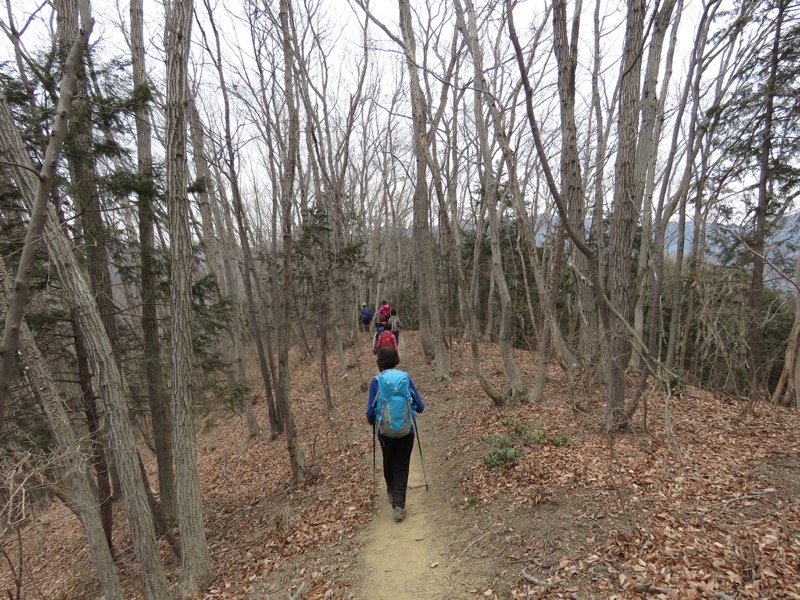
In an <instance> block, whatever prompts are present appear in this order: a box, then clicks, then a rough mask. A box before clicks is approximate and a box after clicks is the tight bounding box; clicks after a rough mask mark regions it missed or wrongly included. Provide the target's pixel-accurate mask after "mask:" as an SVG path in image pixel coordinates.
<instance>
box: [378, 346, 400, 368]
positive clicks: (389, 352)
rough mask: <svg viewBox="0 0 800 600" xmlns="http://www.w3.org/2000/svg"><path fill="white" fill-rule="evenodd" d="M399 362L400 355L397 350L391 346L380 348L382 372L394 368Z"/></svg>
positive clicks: (379, 361)
mask: <svg viewBox="0 0 800 600" xmlns="http://www.w3.org/2000/svg"><path fill="white" fill-rule="evenodd" d="M398 364H400V355H399V354H397V350H395V349H394V348H392V347H391V346H389V347H383V348H379V349H378V369H379V370H380V371H381V373H383V372H384V371H385V370H387V369H394V368H395V367H396V366H397V365H398Z"/></svg>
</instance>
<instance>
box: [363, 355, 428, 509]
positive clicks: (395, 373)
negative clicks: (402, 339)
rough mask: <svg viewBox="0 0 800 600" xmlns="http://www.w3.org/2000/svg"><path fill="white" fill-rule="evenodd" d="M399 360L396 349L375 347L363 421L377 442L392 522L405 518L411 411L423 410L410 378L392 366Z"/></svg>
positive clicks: (413, 426)
mask: <svg viewBox="0 0 800 600" xmlns="http://www.w3.org/2000/svg"><path fill="white" fill-rule="evenodd" d="M399 362H400V357H399V355H398V354H397V349H396V348H391V347H388V348H380V349H379V350H378V369H379V370H380V372H381V373H380V375H377V376H376V377H374V378H373V379H372V381H371V382H370V385H369V400H368V401H367V422H368V423H369V424H370V425H372V430H373V434H375V433H376V434H377V437H378V440H379V441H380V444H381V454H382V455H383V478H384V480H385V481H386V492H387V494H388V496H389V501H390V502H391V503H392V509H393V511H394V519H395V520H396V521H402V520H403V519H405V518H406V490H407V489H408V470H409V465H410V464H411V451H412V450H413V449H414V435H415V433H416V432H417V424H416V420H415V418H414V414H415V413H421V412H422V411H423V410H425V403H424V402H423V401H422V397H421V396H420V394H419V391H417V387H416V386H415V385H414V382H413V381H412V380H411V377H409V375H408V373H406V372H405V371H401V370H399V369H395V367H396V366H397V365H398V364H399ZM373 450H374V449H373Z"/></svg>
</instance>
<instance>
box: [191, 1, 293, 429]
mask: <svg viewBox="0 0 800 600" xmlns="http://www.w3.org/2000/svg"><path fill="white" fill-rule="evenodd" d="M203 4H204V5H205V8H206V12H207V14H208V19H209V23H210V25H211V31H212V33H213V34H214V50H213V51H212V49H211V47H210V46H209V45H208V40H207V39H206V36H205V32H204V31H203V30H202V29H201V33H202V35H203V39H204V42H205V46H206V50H207V51H208V52H209V54H210V55H211V60H212V62H213V63H214V66H215V67H216V69H217V75H218V76H219V84H220V90H221V91H222V104H223V117H224V125H225V151H226V155H225V156H226V161H225V164H226V166H227V170H226V171H227V172H226V174H227V176H228V181H229V183H230V186H231V195H232V196H233V206H234V212H235V214H236V221H237V224H238V227H239V238H240V243H241V245H242V254H243V256H244V273H243V278H244V288H245V297H246V298H247V307H248V312H249V317H250V322H251V326H252V327H253V335H254V337H255V341H256V352H257V353H258V364H259V367H260V369H261V377H262V379H263V381H264V390H265V394H266V396H267V406H268V407H269V408H270V426H271V428H272V434H273V436H276V435H277V434H278V429H279V428H278V423H277V419H276V418H275V414H274V413H275V409H274V407H273V406H272V393H271V392H272V386H271V382H270V376H269V371H268V370H267V361H266V358H265V356H264V343H263V340H262V338H261V327H260V325H259V322H258V313H257V312H256V308H255V300H254V297H253V286H252V281H251V279H250V278H251V276H252V273H253V272H254V271H253V256H252V253H251V251H250V239H249V235H248V232H247V227H246V223H245V214H244V208H243V206H242V195H241V190H240V188H239V175H238V173H237V168H236V152H235V150H234V147H233V136H232V134H231V114H230V113H231V109H230V101H229V99H228V86H227V85H226V83H225V72H224V69H223V64H222V49H221V46H220V39H219V31H218V30H217V25H216V23H215V21H214V16H213V11H212V10H211V5H210V4H209V3H208V0H204V2H203ZM245 416H246V420H247V431H248V435H249V436H250V437H251V438H253V437H255V436H257V435H258V434H259V432H260V428H259V426H258V423H257V422H256V418H255V413H254V412H253V404H252V400H251V399H250V397H247V398H245Z"/></svg>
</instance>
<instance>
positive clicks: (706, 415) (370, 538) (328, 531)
mask: <svg viewBox="0 0 800 600" xmlns="http://www.w3.org/2000/svg"><path fill="white" fill-rule="evenodd" d="M403 335H404V340H403V342H404V343H403V346H402V347H401V350H400V355H401V364H400V366H399V368H402V369H404V370H407V371H408V372H409V373H410V374H411V376H412V378H413V379H414V382H415V383H416V385H417V387H418V388H419V390H420V392H421V394H422V396H423V398H424V400H425V402H426V410H425V412H424V413H423V414H422V415H421V416H420V418H419V424H420V441H421V443H422V456H423V459H424V472H423V468H422V466H423V465H422V464H421V463H420V461H419V458H420V454H419V450H418V448H416V447H415V449H414V454H413V460H412V465H411V478H410V490H409V497H408V502H407V508H408V517H407V518H406V520H405V521H403V522H400V523H397V522H395V521H394V520H393V519H392V517H391V511H390V507H389V504H388V502H387V499H386V496H385V493H384V486H383V483H382V481H381V474H380V449H378V472H377V473H375V474H374V475H373V469H372V437H371V428H370V427H369V426H368V425H366V423H365V420H364V410H365V406H366V395H367V394H366V389H367V386H368V384H369V381H370V379H371V377H372V376H373V375H374V374H376V373H377V370H376V367H375V364H374V359H373V356H372V353H371V346H370V339H371V338H370V336H369V335H368V334H366V333H364V334H361V336H360V338H359V344H358V345H357V347H354V348H352V349H350V350H348V358H349V360H350V361H351V362H352V365H353V366H352V367H351V368H349V369H347V370H345V371H344V372H341V373H339V372H337V370H336V367H335V365H334V360H333V358H332V357H331V360H330V363H329V364H330V369H331V386H332V393H333V399H334V402H335V404H336V410H335V411H334V413H333V414H332V415H331V418H330V419H328V416H327V415H326V412H325V409H324V403H323V400H322V392H321V384H320V377H319V371H318V363H319V359H318V357H313V358H307V357H299V356H296V357H294V360H293V363H292V398H293V401H294V408H295V411H296V414H297V425H298V430H299V431H300V432H301V438H302V442H303V445H304V449H305V452H306V458H307V461H308V474H309V476H308V478H307V481H306V483H304V484H303V485H300V486H292V485H291V471H290V467H289V464H288V458H287V452H286V446H285V440H284V439H283V438H279V439H277V440H270V436H269V433H268V432H265V434H264V435H262V436H260V437H259V438H256V439H254V440H250V441H248V440H247V439H246V427H245V424H244V421H243V419H242V418H240V417H238V416H232V415H230V414H228V415H223V414H217V415H215V416H210V417H205V418H204V419H203V421H202V423H201V428H200V431H199V432H198V437H197V443H198V455H199V460H200V474H201V482H202V486H203V502H204V509H205V518H206V532H207V541H208V545H209V549H210V553H211V558H212V563H213V569H214V577H215V578H214V581H213V584H212V587H211V588H210V589H209V591H208V593H207V594H206V595H205V598H225V599H231V598H241V599H244V600H260V599H268V598H276V599H277V598H280V599H286V598H289V599H295V600H298V599H300V598H305V599H308V600H317V599H334V600H335V599H355V600H372V599H381V598H386V599H388V598H392V599H400V600H402V599H405V598H414V599H419V598H431V599H436V600H444V599H451V598H488V599H492V598H500V599H506V598H510V599H521V598H576V599H586V598H608V599H610V598H721V599H723V600H727V599H730V598H800V438H799V437H798V431H800V412H798V411H796V410H792V409H787V408H780V407H775V406H771V405H762V404H759V405H756V406H755V411H754V412H753V411H750V410H749V406H748V404H747V403H743V402H740V401H737V400H734V399H731V398H729V397H726V396H723V395H718V394H712V393H709V392H706V391H703V390H699V389H695V388H691V387H690V388H687V389H686V390H685V391H684V392H683V393H682V394H680V396H678V397H674V398H672V399H671V400H670V402H669V405H666V406H665V400H664V398H663V397H662V396H660V395H659V394H658V393H657V392H656V391H653V392H652V393H651V394H649V395H648V396H647V397H646V400H647V403H646V408H647V411H646V412H645V410H644V408H645V407H644V406H643V407H642V408H640V410H639V411H638V413H637V415H636V419H635V426H634V430H633V432H632V433H627V434H622V435H618V436H615V437H613V438H607V437H605V436H603V435H601V434H600V426H601V424H602V421H603V410H604V394H603V390H596V391H593V392H592V393H591V394H588V393H586V391H585V390H576V391H571V390H570V389H569V388H568V387H567V385H566V383H565V380H564V377H563V374H562V373H561V371H559V370H557V369H553V368H551V371H550V372H549V373H548V381H547V384H546V386H545V394H544V400H543V402H542V403H540V404H537V405H531V404H525V405H513V406H508V407H503V408H495V407H494V406H493V405H492V403H491V402H490V401H489V400H488V399H487V398H486V397H485V396H484V395H483V394H482V392H481V391H480V388H479V387H478V385H477V382H476V380H475V378H474V375H473V374H472V367H471V364H470V359H469V347H468V345H467V344H465V343H463V342H460V341H458V340H452V341H451V344H450V361H451V363H450V373H451V379H450V380H449V381H437V380H436V378H435V376H434V368H433V366H432V365H429V364H426V363H425V361H424V360H423V359H422V353H421V350H420V348H419V340H418V338H417V336H416V334H415V333H413V332H406V333H404V334H403ZM481 352H482V360H483V365H484V368H485V369H486V370H487V372H488V373H489V375H490V376H491V377H492V378H493V379H494V380H495V381H494V383H495V384H496V385H498V386H499V385H501V375H502V362H501V359H500V357H499V352H498V349H497V348H496V347H495V346H494V345H492V344H483V345H482V349H481ZM515 358H516V359H517V361H518V363H519V366H520V369H521V371H522V374H523V376H524V378H525V380H526V381H527V382H532V381H533V377H534V375H535V364H536V362H535V360H536V357H535V356H534V355H531V354H530V353H528V352H525V351H518V352H516V354H515ZM256 381H257V380H256V378H255V377H254V378H253V384H254V388H256V389H257V386H256V385H255V382H256ZM256 414H257V416H258V418H259V420H260V423H261V424H262V426H265V427H266V426H267V424H268V421H267V416H266V406H265V403H264V402H263V401H262V402H259V403H258V404H257V406H256ZM645 419H647V421H646V422H645ZM665 423H669V424H671V430H672V431H673V432H674V435H670V434H668V433H667V430H665ZM504 446H505V448H506V450H502V449H500V450H499V451H498V452H500V453H503V452H505V453H506V454H509V453H511V452H512V451H511V450H508V448H509V447H510V446H515V447H517V448H519V449H520V451H521V453H522V456H520V457H518V458H516V459H514V460H512V461H510V462H508V463H506V464H503V465H501V466H498V467H496V468H491V469H490V468H489V467H488V466H487V465H486V463H485V461H484V457H486V456H487V455H488V454H489V452H490V451H491V450H492V449H493V448H502V447H504ZM146 458H147V460H148V461H149V465H148V466H149V468H150V469H152V468H153V466H154V462H155V461H154V459H152V457H150V456H147V455H146ZM373 476H374V481H375V482H374V483H373ZM151 478H152V473H151ZM152 479H154V478H152ZM152 479H151V480H152ZM21 539H22V557H23V564H24V566H23V578H22V583H23V591H24V597H25V598H31V599H47V600H50V599H55V598H58V599H60V600H78V599H84V598H100V597H101V592H100V591H99V587H98V585H97V582H96V578H95V575H94V570H93V567H92V564H91V559H90V556H89V553H88V550H87V548H86V544H85V542H84V537H83V535H82V533H81V530H80V526H79V524H78V521H77V519H75V517H74V516H72V514H71V513H70V512H69V511H68V510H67V509H66V508H65V507H63V506H60V505H58V504H54V505H53V506H52V507H51V508H50V509H49V510H48V511H46V512H44V513H42V514H40V515H39V516H37V517H36V518H35V519H32V520H31V522H30V523H29V525H28V526H27V527H25V528H24V529H22V530H21ZM114 540H115V545H116V547H117V549H118V552H119V565H120V573H121V577H122V579H123V582H124V585H125V589H126V597H129V598H141V597H142V595H141V586H140V583H139V578H138V571H137V567H136V561H135V559H134V557H133V555H132V550H131V547H130V539H129V537H128V534H127V529H126V527H125V522H124V513H123V511H122V510H121V509H120V508H119V507H118V508H117V520H116V522H115V535H114ZM3 549H4V551H5V552H6V553H7V554H6V557H7V558H8V559H10V561H8V560H7V561H6V562H5V563H3V566H2V567H0V594H3V595H4V596H5V595H7V594H6V590H9V591H11V592H13V591H14V585H13V580H12V578H11V576H10V570H9V568H8V565H9V564H14V565H15V568H16V565H17V564H18V563H17V561H18V560H19V549H18V547H17V546H16V537H15V536H12V537H8V538H7V539H6V540H4V547H3ZM162 550H163V555H164V562H165V564H166V566H167V569H168V573H169V576H170V580H171V581H172V582H177V577H178V564H177V561H176V560H175V557H174V556H173V555H172V554H171V553H170V550H169V546H168V545H167V544H166V543H162Z"/></svg>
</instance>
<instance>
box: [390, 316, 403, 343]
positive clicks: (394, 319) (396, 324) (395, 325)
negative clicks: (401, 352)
mask: <svg viewBox="0 0 800 600" xmlns="http://www.w3.org/2000/svg"><path fill="white" fill-rule="evenodd" d="M400 329H401V327H400V317H398V316H397V310H395V309H394V308H393V309H392V316H391V317H389V330H390V331H391V332H392V333H393V334H394V340H395V341H396V342H397V346H398V347H400Z"/></svg>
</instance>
